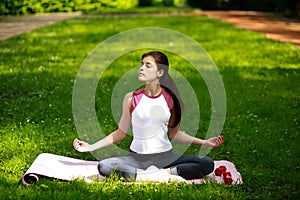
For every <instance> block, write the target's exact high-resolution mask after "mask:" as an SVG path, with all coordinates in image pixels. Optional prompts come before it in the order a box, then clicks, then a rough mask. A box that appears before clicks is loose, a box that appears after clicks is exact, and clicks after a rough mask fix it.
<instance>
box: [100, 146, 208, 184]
mask: <svg viewBox="0 0 300 200" xmlns="http://www.w3.org/2000/svg"><path fill="white" fill-rule="evenodd" d="M150 165H155V166H156V167H158V168H170V169H171V172H172V174H176V175H179V176H181V177H183V178H185V179H186V180H190V179H197V178H202V177H203V176H206V175H208V174H210V173H211V172H212V171H213V170H214V162H213V160H212V159H210V158H209V157H206V156H202V157H200V156H196V155H186V154H183V155H177V154H175V153H173V152H172V151H167V152H163V153H157V154H146V155H145V154H138V153H134V152H129V154H128V155H127V156H121V157H113V158H107V159H104V160H101V161H100V162H99V164H98V170H99V173H100V174H101V175H102V176H106V177H108V176H109V175H110V174H112V173H113V172H115V174H116V175H118V176H119V177H124V178H125V179H126V180H130V179H134V178H136V172H137V169H143V170H145V169H147V168H148V167H149V166H150Z"/></svg>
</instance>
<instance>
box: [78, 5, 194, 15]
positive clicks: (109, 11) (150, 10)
mask: <svg viewBox="0 0 300 200" xmlns="http://www.w3.org/2000/svg"><path fill="white" fill-rule="evenodd" d="M197 10H199V9H197V8H191V7H176V6H170V7H169V6H149V7H147V6H146V7H133V8H127V9H118V8H103V9H102V10H101V9H100V10H98V11H88V12H83V13H86V14H137V13H140V14H142V13H172V12H190V11H197Z"/></svg>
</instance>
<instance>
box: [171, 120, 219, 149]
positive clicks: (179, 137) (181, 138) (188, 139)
mask: <svg viewBox="0 0 300 200" xmlns="http://www.w3.org/2000/svg"><path fill="white" fill-rule="evenodd" d="M169 136H170V138H171V140H173V141H176V142H181V143H186V144H196V145H203V146H211V147H218V146H220V145H221V144H223V142H224V137H223V136H217V137H213V138H209V139H207V140H202V139H200V138H196V137H193V136H190V135H188V134H186V133H185V132H182V131H181V130H179V126H178V125H177V126H176V127H174V128H169Z"/></svg>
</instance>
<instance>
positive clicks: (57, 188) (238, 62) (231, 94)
mask: <svg viewBox="0 0 300 200" xmlns="http://www.w3.org/2000/svg"><path fill="white" fill-rule="evenodd" d="M146 26H158V27H165V28H170V29H175V30H177V31H180V32H182V33H184V34H186V35H188V36H190V37H192V38H193V39H195V40H197V41H198V42H199V43H200V44H201V45H202V46H203V47H204V48H205V49H206V50H207V52H208V53H209V54H210V56H211V57H212V59H213V60H214V61H215V63H216V65H217V66H218V68H219V70H220V73H221V74H222V78H223V81H224V85H225V89H226V95H227V116H226V121H225V126H224V129H223V133H222V134H223V135H224V136H225V143H224V145H223V146H222V147H220V148H218V149H214V150H213V151H211V152H210V153H209V156H210V157H212V158H213V159H215V160H220V159H227V160H230V161H232V162H234V163H235V164H236V166H237V169H238V170H239V171H240V172H241V174H242V177H243V180H244V184H243V185H240V186H225V185H218V184H206V185H185V184H170V185H164V184H161V185H153V184H142V185H135V184H130V185H124V184H122V183H119V182H117V181H114V180H113V179H112V180H107V181H105V182H104V183H101V184H92V185H90V184H85V183H84V182H80V181H74V182H64V181H58V180H49V179H42V180H41V181H39V182H38V183H37V184H35V185H33V186H31V187H27V186H23V185H22V184H20V182H19V181H20V179H21V177H22V175H23V173H24V172H25V171H26V170H27V169H28V168H29V166H30V165H31V163H32V162H33V160H34V159H35V158H36V156H37V155H39V154H40V153H44V152H48V153H55V154H58V155H63V156H70V157H73V158H80V159H87V160H93V159H94V158H93V156H92V155H90V154H87V153H78V152H76V151H75V150H74V149H73V147H72V141H73V139H74V138H75V137H78V133H77V131H76V128H75V125H74V122H73V116H72V89H73V85H74V80H75V78H76V74H77V70H78V69H79V67H80V65H81V63H82V62H83V61H84V59H85V57H86V56H87V55H88V53H89V52H90V51H91V50H92V49H93V48H94V47H95V46H96V45H97V44H99V43H100V42H101V41H103V40H105V39H106V38H108V37H110V36H112V35H114V34H117V33H119V32H121V31H125V30H128V29H132V28H137V27H146ZM145 39H146V38H145ZM0 52H1V53H0V57H1V58H0V71H1V74H0V82H1V84H0V95H1V99H0V105H1V106H0V113H1V115H0V126H1V128H0V131H1V135H0V140H1V143H0V144H1V145H0V162H1V164H0V175H1V180H0V183H1V184H0V194H1V197H2V198H3V199H48V198H50V197H51V198H53V199H83V198H86V199H181V198H186V199H297V197H299V178H300V177H299V164H300V163H299V159H298V155H299V130H300V125H299V123H300V122H299V120H300V119H299V110H300V104H299V102H300V101H299V100H300V88H299V83H300V81H299V80H300V75H299V72H300V51H299V49H298V48H296V47H294V46H293V45H290V44H284V43H280V42H276V41H272V40H269V39H266V38H265V37H264V36H263V35H261V34H257V33H253V32H250V31H242V30H239V29H236V28H234V27H233V26H231V25H228V24H224V23H221V22H218V21H215V20H211V19H208V18H206V17H201V16H198V17H183V16H178V17H130V18H127V17H107V18H81V19H71V20H67V21H63V22H60V23H56V24H54V25H50V26H47V27H44V28H41V29H38V30H36V31H33V32H31V33H28V34H23V35H20V36H17V37H14V38H11V39H9V40H5V41H1V42H0ZM141 52H143V51H135V52H131V53H129V54H128V55H124V56H122V57H120V58H119V59H118V60H116V61H115V62H114V63H113V64H112V65H111V67H109V68H108V70H107V71H106V72H105V74H104V77H103V78H102V79H101V84H99V86H98V89H97V91H98V93H97V96H96V109H97V111H98V118H99V121H100V123H101V124H102V125H103V127H104V131H105V132H107V133H108V132H110V131H112V130H114V129H115V128H116V123H115V122H114V120H113V118H112V116H111V113H110V109H109V108H110V97H109V96H108V95H109V94H111V92H112V89H113V87H114V85H115V83H116V82H117V81H118V78H119V77H121V76H122V74H123V73H124V71H126V69H130V68H132V67H134V66H137V65H138V64H139V63H140V58H139V57H140V54H141ZM166 53H167V54H168V55H169V57H170V62H171V65H172V66H174V67H175V68H177V69H179V70H180V69H181V70H182V71H183V74H184V75H185V76H186V77H187V78H188V80H189V81H190V83H191V84H192V86H193V88H194V89H195V91H196V92H197V94H198V98H199V101H200V110H201V121H200V128H199V132H198V136H199V137H204V135H205V133H206V131H207V128H208V124H209V120H210V106H211V105H210V103H209V102H210V97H209V94H208V91H207V88H206V86H205V84H204V82H203V81H202V80H201V77H199V76H196V75H195V72H194V71H193V69H191V68H188V66H189V64H188V63H187V62H186V61H184V60H182V59H181V58H180V57H178V56H176V55H173V54H172V53H170V52H166ZM112 70H113V73H112ZM105 96H107V97H106V98H104V97H105ZM102 97H103V98H102ZM129 142H130V140H129V139H127V140H126V141H124V142H122V143H120V144H118V146H120V147H121V148H127V147H128V145H129ZM101 151H102V150H99V152H100V153H101ZM198 151H199V147H195V146H193V147H190V148H189V149H188V151H187V153H195V152H196V153H197V152H198Z"/></svg>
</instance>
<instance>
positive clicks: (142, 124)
mask: <svg viewBox="0 0 300 200" xmlns="http://www.w3.org/2000/svg"><path fill="white" fill-rule="evenodd" d="M168 66H169V62H168V58H167V56H166V55H165V54H163V53H162V52H159V51H151V52H148V53H145V54H143V56H142V63H141V67H140V69H139V74H138V79H139V80H140V81H142V82H145V87H144V88H142V89H140V90H137V91H134V92H131V93H128V94H126V95H125V97H124V100H123V113H122V116H121V119H120V122H119V127H118V129H117V130H116V131H114V132H112V133H111V134H110V135H108V136H106V137H105V138H104V139H102V140H100V141H98V142H96V143H95V144H92V145H90V144H88V143H86V142H84V141H80V140H78V139H75V140H74V142H73V146H74V148H75V149H76V150H77V151H79V152H87V151H95V150H97V149H100V148H103V147H105V146H108V145H112V144H115V143H116V142H119V141H121V140H123V139H124V138H125V137H126V134H127V131H128V129H129V127H130V125H131V124H132V131H133V141H132V143H131V145H130V152H129V154H128V155H127V156H121V157H114V158H108V159H104V160H102V161H100V162H99V165H98V170H99V173H100V174H101V175H102V176H106V177H107V176H109V175H111V174H112V173H113V172H115V173H116V174H117V175H118V176H120V177H124V178H125V179H126V180H132V179H135V180H137V181H153V182H166V181H168V180H170V179H171V180H177V181H185V180H190V179H197V178H201V177H203V176H205V175H207V174H209V173H211V172H212V171H213V169H214V162H213V160H211V159H210V158H208V157H200V156H196V155H186V154H184V155H176V154H175V153H173V152H172V144H171V142H170V140H169V138H170V139H171V140H172V141H177V142H183V143H188V144H196V145H205V146H211V147H218V146H220V145H221V144H222V143H223V141H224V138H223V136H218V137H213V138H210V139H208V140H202V139H199V138H196V137H192V136H190V135H188V134H186V133H184V132H182V131H181V130H179V123H180V120H181V113H182V110H183V104H182V101H181V99H180V96H179V93H178V90H177V87H176V85H175V83H174V81H173V79H172V78H171V77H170V75H169V73H168V69H169V67H168ZM168 136H169V137H168Z"/></svg>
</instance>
